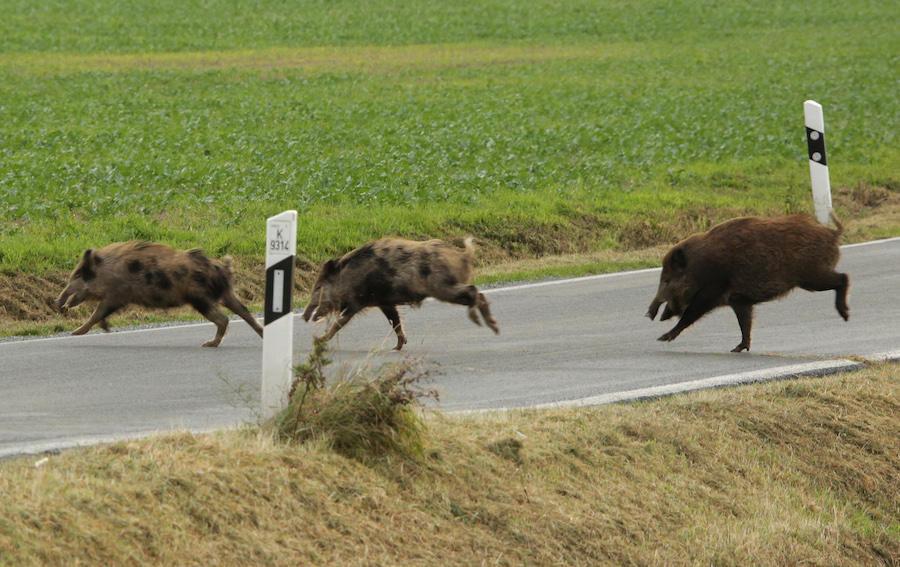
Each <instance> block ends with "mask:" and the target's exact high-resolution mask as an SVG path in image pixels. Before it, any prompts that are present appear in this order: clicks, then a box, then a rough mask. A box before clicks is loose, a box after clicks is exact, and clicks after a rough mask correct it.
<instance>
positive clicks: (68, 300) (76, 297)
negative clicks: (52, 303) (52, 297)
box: [56, 285, 84, 311]
mask: <svg viewBox="0 0 900 567" xmlns="http://www.w3.org/2000/svg"><path fill="white" fill-rule="evenodd" d="M83 296H84V294H83V293H78V292H77V291H73V290H72V286H71V285H70V286H69V287H67V288H66V289H64V290H63V292H62V293H61V294H59V297H57V298H56V308H57V309H58V310H59V311H65V310H67V309H71V308H73V307H77V306H79V305H81V304H82V303H84V297H83Z"/></svg>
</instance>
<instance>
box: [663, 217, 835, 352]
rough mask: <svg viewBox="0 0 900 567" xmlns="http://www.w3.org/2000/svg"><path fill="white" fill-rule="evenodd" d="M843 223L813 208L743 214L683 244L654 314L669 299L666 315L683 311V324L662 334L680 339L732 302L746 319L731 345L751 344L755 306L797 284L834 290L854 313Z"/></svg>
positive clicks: (668, 263) (671, 260) (671, 261)
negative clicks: (843, 266) (825, 220)
mask: <svg viewBox="0 0 900 567" xmlns="http://www.w3.org/2000/svg"><path fill="white" fill-rule="evenodd" d="M831 219H832V221H834V224H835V225H836V226H837V229H836V230H835V229H833V228H830V227H828V226H825V225H822V224H819V223H818V222H816V221H815V219H813V218H812V217H810V216H808V215H793V216H789V217H783V218H777V219H771V220H764V219H759V218H749V217H748V218H738V219H733V220H730V221H726V222H723V223H721V224H719V225H716V226H714V227H713V228H711V229H710V230H709V231H707V232H704V233H701V234H695V235H693V236H690V237H688V238H687V239H685V240H683V241H681V242H679V243H678V244H676V245H675V246H674V247H673V248H672V249H671V250H669V252H668V253H667V254H666V256H665V258H663V266H662V274H661V275H660V278H659V290H658V291H657V293H656V297H655V298H654V299H653V302H652V303H651V304H650V309H649V310H648V311H647V316H648V317H650V319H653V318H655V317H656V312H657V311H658V310H659V308H660V306H661V305H662V304H663V303H665V304H666V308H665V309H664V310H663V314H662V317H661V318H660V320H661V321H665V320H666V319H668V318H670V317H672V316H673V315H678V316H680V317H681V319H679V321H678V324H677V325H675V326H674V327H673V328H672V330H671V331H669V332H668V333H666V334H665V335H663V336H661V337H659V340H661V341H673V340H675V337H677V336H678V335H679V334H680V333H681V331H683V330H685V329H686V328H688V327H689V326H691V325H692V324H693V323H694V322H695V321H697V319H699V318H700V317H702V316H703V315H705V314H706V313H708V312H710V311H712V310H713V309H715V308H717V307H722V306H725V305H728V306H730V307H731V308H732V309H733V310H734V314H735V315H737V320H738V324H739V325H740V327H741V342H740V344H739V345H738V346H736V347H735V348H734V350H733V351H732V352H741V351H742V350H750V328H751V326H752V325H753V306H754V305H756V304H757V303H763V302H765V301H771V300H773V299H778V298H780V297H783V296H784V295H786V294H787V293H788V292H790V291H791V290H792V289H794V288H795V287H801V288H803V289H805V290H808V291H825V290H829V289H833V290H835V292H836V294H837V299H836V300H835V307H836V308H837V311H838V313H840V315H841V317H843V318H844V320H845V321H846V320H849V319H850V308H849V307H848V306H847V290H848V289H849V287H850V278H849V276H847V274H841V273H838V272H836V271H834V267H835V266H836V265H837V262H838V259H839V258H840V255H841V252H840V248H838V237H839V236H840V234H841V233H842V232H843V230H844V228H843V227H842V226H841V223H840V222H839V221H838V219H837V217H836V216H834V214H832V215H831Z"/></svg>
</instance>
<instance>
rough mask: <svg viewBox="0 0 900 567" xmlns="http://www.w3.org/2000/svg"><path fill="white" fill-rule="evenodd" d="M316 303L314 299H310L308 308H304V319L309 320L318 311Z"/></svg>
mask: <svg viewBox="0 0 900 567" xmlns="http://www.w3.org/2000/svg"><path fill="white" fill-rule="evenodd" d="M316 307H318V306H317V305H316V303H315V302H314V301H310V302H309V305H307V306H306V309H304V310H303V320H304V321H309V318H310V317H312V316H313V313H315V311H316Z"/></svg>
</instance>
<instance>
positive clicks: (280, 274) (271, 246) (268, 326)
mask: <svg viewBox="0 0 900 567" xmlns="http://www.w3.org/2000/svg"><path fill="white" fill-rule="evenodd" d="M296 253H297V211H285V212H283V213H281V214H280V215H276V216H274V217H270V218H269V219H267V220H266V301H265V320H264V323H263V352H262V355H263V356H262V358H263V361H262V390H261V391H260V405H261V408H260V414H261V415H262V418H263V419H270V418H272V417H274V416H275V414H277V413H278V412H279V411H281V410H282V409H283V408H284V407H285V406H286V405H287V401H288V400H287V396H288V392H289V390H290V387H291V380H292V378H293V376H292V371H293V367H294V354H293V348H294V317H293V316H292V312H293V305H294V303H293V290H294V256H295V255H296Z"/></svg>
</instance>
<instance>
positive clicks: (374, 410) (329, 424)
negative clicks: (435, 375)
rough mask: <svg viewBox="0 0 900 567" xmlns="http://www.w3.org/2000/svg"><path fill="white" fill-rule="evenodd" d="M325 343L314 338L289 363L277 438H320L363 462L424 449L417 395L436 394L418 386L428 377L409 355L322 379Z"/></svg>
mask: <svg viewBox="0 0 900 567" xmlns="http://www.w3.org/2000/svg"><path fill="white" fill-rule="evenodd" d="M329 364H331V359H330V358H329V356H328V343H327V342H325V341H314V342H313V347H312V349H311V351H310V354H309V357H308V359H307V361H306V362H305V363H303V364H298V365H297V366H296V367H295V368H294V376H295V378H294V382H293V384H292V386H291V391H290V394H289V397H288V399H289V401H288V405H287V407H286V408H285V409H284V410H282V411H281V412H280V413H279V414H278V415H277V416H275V419H274V422H273V426H274V428H275V430H276V432H277V436H278V438H279V439H281V440H282V441H287V442H293V443H303V442H306V441H324V442H326V443H327V444H328V445H329V446H330V447H331V448H332V449H333V450H334V451H336V452H337V453H339V454H341V455H344V456H347V457H351V458H354V459H358V460H361V461H368V460H371V459H378V458H381V457H384V456H387V455H397V456H401V457H419V456H421V455H422V454H423V453H424V443H425V422H424V421H423V419H422V416H421V412H422V411H423V410H424V408H423V406H422V404H421V403H420V402H421V400H423V399H424V398H428V397H433V398H437V393H436V392H435V391H434V390H428V389H423V388H420V387H419V386H418V384H419V383H420V382H421V380H422V379H424V378H425V377H426V376H427V373H424V372H418V373H417V372H415V371H414V370H415V369H414V365H415V362H413V361H412V360H411V359H403V360H401V361H400V362H396V363H391V364H386V365H383V366H381V367H379V368H377V369H373V368H369V367H364V369H363V370H362V371H359V372H357V373H355V374H354V375H352V376H339V377H337V379H332V380H326V375H325V367H327V366H328V365H329Z"/></svg>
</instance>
